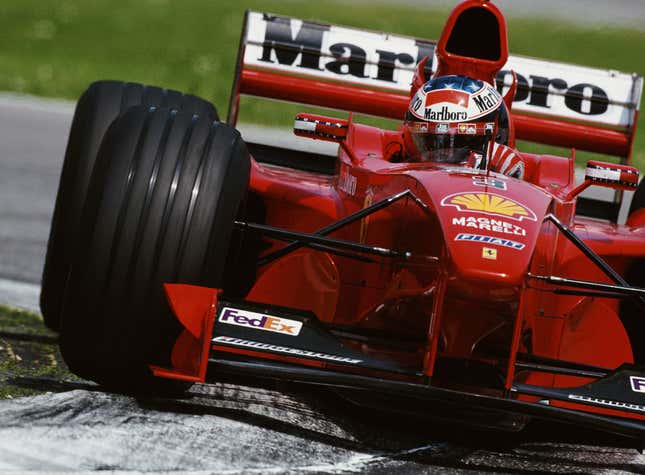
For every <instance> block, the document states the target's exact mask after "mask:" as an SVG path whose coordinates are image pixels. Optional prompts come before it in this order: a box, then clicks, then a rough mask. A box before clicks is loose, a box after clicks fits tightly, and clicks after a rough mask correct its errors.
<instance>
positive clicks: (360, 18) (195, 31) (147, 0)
mask: <svg viewBox="0 0 645 475" xmlns="http://www.w3.org/2000/svg"><path fill="white" fill-rule="evenodd" d="M247 8H249V9H254V10H260V11H270V12H273V13H282V14H287V15H291V16H297V17H300V18H304V19H312V20H320V21H326V22H331V23H336V24H343V25H350V26H357V27H365V28H369V29H374V30H381V31H388V32H393V33H401V34H406V35H410V36H419V37H424V38H435V39H436V38H437V36H438V35H439V33H440V31H441V27H442V26H443V22H444V20H445V18H446V16H447V13H448V11H447V10H438V11H429V10H418V9H414V8H409V7H400V6H387V5H378V4H376V5H370V4H369V3H368V2H358V3H357V4H352V3H351V2H344V3H342V4H341V3H335V2H330V1H319V2H304V1H301V0H282V1H279V0H249V1H240V2H233V1H226V0H4V1H3V2H2V8H1V9H0V90H9V91H17V92H21V93H29V94H36V95H42V96H52V97H63V98H70V99H74V98H76V97H78V95H79V94H80V93H81V92H82V91H83V89H84V88H85V87H86V86H87V85H88V84H89V83H90V82H92V81H93V80H96V79H124V80H130V81H138V82H144V83H149V84H155V85H160V86H164V87H171V88H175V89H179V90H182V91H186V92H191V93H194V94H197V95H201V96H203V97H205V98H208V99H210V100H212V101H213V102H215V104H217V105H218V108H219V110H220V113H221V115H223V116H224V115H225V113H226V108H227V105H228V95H229V92H230V88H231V82H232V77H233V68H234V64H235V57H236V54H237V46H238V41H239V35H240V31H241V26H242V16H243V11H244V10H245V9H247ZM509 37H510V48H511V51H512V52H513V53H514V54H523V55H529V56H536V57H541V58H546V59H555V60H561V61H567V62H574V63H578V64H583V65H589V66H597V67H602V68H608V69H616V70H621V71H626V72H637V73H639V74H641V75H645V62H644V61H643V60H642V59H643V58H645V33H644V32H639V31H635V30H626V29H617V28H606V29H594V30H591V29H586V28H581V27H572V26H571V25H567V24H564V23H561V24H560V23H555V24H554V23H553V22H551V21H548V20H531V21H528V20H517V19H511V20H509ZM244 106H245V107H244V109H243V113H242V116H241V119H242V120H246V121H254V122H259V123H278V124H288V123H289V122H290V121H291V120H292V117H293V114H294V113H295V112H296V111H297V110H298V106H286V105H284V104H278V103H269V102H266V101H263V102H260V101H255V100H253V101H247V102H246V103H245V104H244ZM634 158H635V163H637V164H638V165H639V166H640V167H641V169H643V170H645V130H644V129H643V128H641V131H640V132H639V133H638V135H637V139H636V143H635V154H634Z"/></svg>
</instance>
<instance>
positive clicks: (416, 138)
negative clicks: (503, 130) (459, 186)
mask: <svg viewBox="0 0 645 475" xmlns="http://www.w3.org/2000/svg"><path fill="white" fill-rule="evenodd" d="M501 107H502V96H501V95H500V94H499V93H498V92H497V90H496V89H495V88H494V87H493V86H492V85H490V84H488V83H487V82H484V81H480V80H477V79H471V78H469V77H467V76H441V77H437V78H434V79H431V80H430V81H428V82H426V83H425V84H424V85H423V86H422V87H420V88H419V90H418V91H417V92H416V94H415V95H414V97H412V100H411V101H410V106H409V107H408V111H407V113H406V114H405V124H404V129H405V130H406V132H407V133H408V134H409V137H410V139H411V142H412V143H411V144H410V147H408V148H411V150H408V151H407V152H408V159H409V160H411V161H433V162H443V163H464V162H466V161H467V160H468V158H469V156H470V154H471V152H475V153H478V154H482V155H483V154H484V153H485V147H486V144H487V143H488V141H489V140H490V138H491V137H492V136H494V134H496V127H497V119H498V117H499V114H500V110H501Z"/></svg>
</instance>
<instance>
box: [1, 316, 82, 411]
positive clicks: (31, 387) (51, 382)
mask: <svg viewBox="0 0 645 475" xmlns="http://www.w3.org/2000/svg"><path fill="white" fill-rule="evenodd" d="M70 380H71V381H79V380H78V378H77V377H76V376H74V375H73V374H71V373H70V372H69V370H68V369H67V367H66V366H65V363H64V362H63V358H62V356H61V355H60V351H59V349H58V344H57V343H56V334H55V333H53V332H51V331H49V330H48V329H46V328H45V326H44V324H43V319H42V318H41V317H40V316H39V315H36V314H34V313H31V312H26V311H24V310H17V309H13V308H10V307H5V306H3V305H0V399H7V398H13V397H19V396H30V395H34V394H40V393H43V392H46V391H48V390H52V389H55V387H56V386H61V385H63V386H64V384H63V382H64V381H70Z"/></svg>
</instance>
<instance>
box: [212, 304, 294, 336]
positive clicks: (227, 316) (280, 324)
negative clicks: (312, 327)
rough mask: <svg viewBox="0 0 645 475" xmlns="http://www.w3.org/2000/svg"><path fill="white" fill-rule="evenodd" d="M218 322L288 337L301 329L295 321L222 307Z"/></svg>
mask: <svg viewBox="0 0 645 475" xmlns="http://www.w3.org/2000/svg"><path fill="white" fill-rule="evenodd" d="M219 321H220V322H222V323H226V324H228V325H238V326H240V327H249V328H255V329H257V330H266V331H270V332H274V333H281V334H283V335H289V336H297V335H298V334H300V330H301V329H302V322H298V321H296V320H289V319H287V318H280V317H272V316H270V315H264V314H262V313H256V312H251V311H249V310H241V309H239V308H231V307H224V309H223V310H222V313H221V315H220V317H219Z"/></svg>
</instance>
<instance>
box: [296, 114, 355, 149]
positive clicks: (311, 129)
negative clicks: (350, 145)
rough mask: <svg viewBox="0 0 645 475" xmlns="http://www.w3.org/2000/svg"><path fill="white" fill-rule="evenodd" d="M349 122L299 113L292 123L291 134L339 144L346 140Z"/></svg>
mask: <svg viewBox="0 0 645 475" xmlns="http://www.w3.org/2000/svg"><path fill="white" fill-rule="evenodd" d="M348 130H349V120H347V119H337V118H335V117H326V116H324V115H315V114H307V113H304V112H301V113H300V114H297V115H296V118H295V119H294V121H293V133H294V134H296V135H297V136H298V137H308V138H312V139H317V140H324V141H326V142H336V143H341V142H342V141H343V140H345V138H347V132H348Z"/></svg>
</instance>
